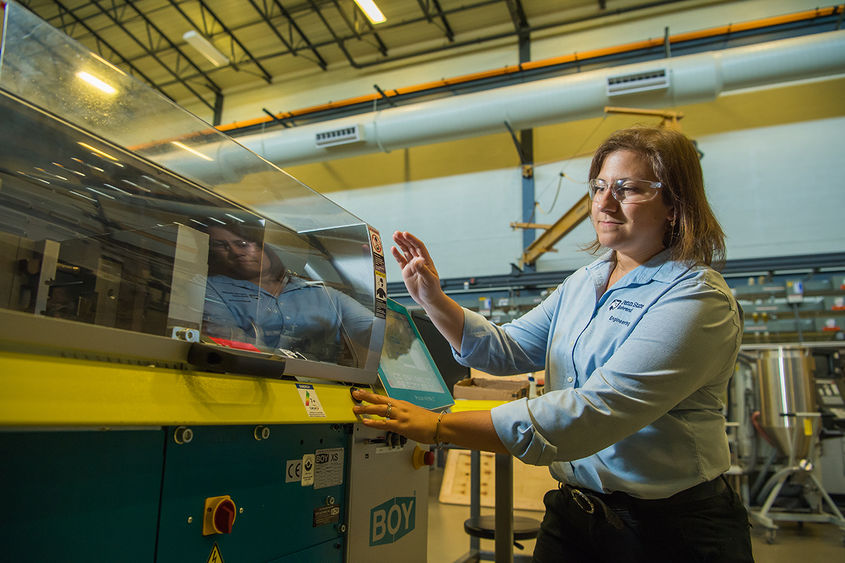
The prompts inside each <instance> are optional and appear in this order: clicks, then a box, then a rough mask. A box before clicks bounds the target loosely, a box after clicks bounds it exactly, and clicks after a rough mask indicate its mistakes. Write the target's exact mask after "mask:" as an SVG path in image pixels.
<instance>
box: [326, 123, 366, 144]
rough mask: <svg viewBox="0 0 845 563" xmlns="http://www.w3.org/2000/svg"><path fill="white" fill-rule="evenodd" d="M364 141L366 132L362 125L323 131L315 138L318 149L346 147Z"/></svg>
mask: <svg viewBox="0 0 845 563" xmlns="http://www.w3.org/2000/svg"><path fill="white" fill-rule="evenodd" d="M363 140H364V130H363V129H362V128H361V126H360V125H352V126H349V127H339V128H337V129H332V130H330V131H321V132H319V133H317V134H316V135H315V136H314V144H315V145H317V146H318V147H333V146H336V145H346V144H348V143H357V142H358V141H363Z"/></svg>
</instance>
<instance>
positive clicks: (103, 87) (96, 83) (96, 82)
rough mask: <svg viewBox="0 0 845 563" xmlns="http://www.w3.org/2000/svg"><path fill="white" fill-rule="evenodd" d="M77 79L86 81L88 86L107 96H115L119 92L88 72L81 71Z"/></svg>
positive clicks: (77, 74)
mask: <svg viewBox="0 0 845 563" xmlns="http://www.w3.org/2000/svg"><path fill="white" fill-rule="evenodd" d="M76 77H77V78H79V79H81V80H84V81H85V82H87V83H88V84H90V85H91V86H93V87H94V88H97V89H98V90H100V91H102V92H105V93H106V94H109V95H111V94H114V93H115V92H117V90H115V88H114V86H112V85H111V84H107V83H106V82H103V81H102V80H100V79H99V78H97V77H96V76H94V75H93V74H89V73H87V72H84V71H80V72H77V73H76Z"/></svg>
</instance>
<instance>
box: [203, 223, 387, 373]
mask: <svg viewBox="0 0 845 563" xmlns="http://www.w3.org/2000/svg"><path fill="white" fill-rule="evenodd" d="M208 233H209V236H210V241H209V276H208V284H207V288H206V296H205V311H204V314H203V332H204V334H206V335H207V336H210V337H215V338H222V339H226V340H228V341H234V342H243V343H249V344H252V345H254V346H256V347H257V348H258V349H260V350H263V351H278V352H279V353H284V355H287V356H289V357H290V353H294V354H301V355H302V356H303V357H305V358H307V359H309V360H318V361H328V362H332V363H336V364H339V365H347V366H359V361H361V360H363V358H364V357H365V354H366V352H365V351H366V348H367V346H368V345H369V336H370V330H371V326H372V313H371V312H370V311H369V310H367V309H366V308H365V307H364V306H363V305H361V304H360V303H358V302H357V301H356V300H355V299H353V298H352V297H350V296H348V295H346V294H345V293H343V292H341V291H338V290H337V289H334V288H332V287H328V286H327V285H326V283H325V282H323V281H313V280H309V279H307V278H305V277H303V276H301V275H299V274H297V273H295V272H293V271H291V270H290V269H289V268H288V267H287V266H286V265H285V263H284V262H283V261H282V259H281V258H280V256H279V254H278V253H277V252H276V251H275V250H274V249H273V248H271V247H270V246H269V245H266V244H264V243H263V237H264V231H263V228H261V227H258V226H254V227H253V226H250V225H248V224H246V223H243V224H226V225H219V226H211V227H209V228H208ZM279 349H281V350H279ZM362 350H363V351H364V353H363V354H361V353H360V352H361V351H362Z"/></svg>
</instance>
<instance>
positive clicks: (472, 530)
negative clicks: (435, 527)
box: [464, 516, 540, 549]
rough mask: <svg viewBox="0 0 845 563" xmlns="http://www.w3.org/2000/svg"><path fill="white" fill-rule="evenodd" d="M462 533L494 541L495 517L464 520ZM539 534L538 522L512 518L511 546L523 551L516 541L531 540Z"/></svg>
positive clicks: (518, 517)
mask: <svg viewBox="0 0 845 563" xmlns="http://www.w3.org/2000/svg"><path fill="white" fill-rule="evenodd" d="M464 531H465V532H466V533H468V534H469V535H471V536H474V537H476V538H481V539H485V540H492V539H496V517H495V516H478V517H476V518H467V519H466V520H464ZM539 533H540V522H538V521H537V520H534V519H533V518H526V517H524V516H514V517H513V544H514V545H515V546H516V547H517V548H519V549H524V547H523V546H522V545H520V544H519V543H518V540H533V539H534V538H536V537H537V534H539Z"/></svg>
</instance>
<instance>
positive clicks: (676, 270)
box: [587, 248, 690, 285]
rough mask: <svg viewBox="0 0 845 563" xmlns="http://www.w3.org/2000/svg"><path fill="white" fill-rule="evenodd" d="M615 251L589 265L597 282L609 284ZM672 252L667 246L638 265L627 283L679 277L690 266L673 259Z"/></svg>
mask: <svg viewBox="0 0 845 563" xmlns="http://www.w3.org/2000/svg"><path fill="white" fill-rule="evenodd" d="M615 252H616V251H614V250H608V251H607V252H605V253H604V254H602V255H601V256H600V257H599V258H598V259H597V260H595V261H594V262H593V263H592V264H590V265H588V266H587V270H588V271H589V272H590V274H591V275H592V277H593V279H594V280H596V282H597V283H599V284H600V283H602V282H604V284H605V285H606V284H607V279H608V277H610V272H611V271H612V270H613V264H614V260H615V258H614V253H615ZM671 253H672V251H671V250H670V249H668V248H665V249H663V250H662V251H660V252H658V253H657V254H655V255H654V256H652V257H651V258H650V259H649V260H648V261H647V262H646V263H645V264H642V265H641V266H638V267H637V268H635V269H634V270H633V271H631V272H629V273H628V274H627V275H626V276H625V277H626V278H627V279H626V280H625V285H628V284H631V283H636V284H644V283H648V282H650V281H652V280H654V281H659V282H664V283H670V282H672V281H674V280H676V279H678V277H679V276H681V275H682V274H684V273H685V272H687V271H688V270H689V269H690V267H689V266H688V265H686V264H684V263H682V262H677V261H675V260H672V259H671V257H670V256H671Z"/></svg>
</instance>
